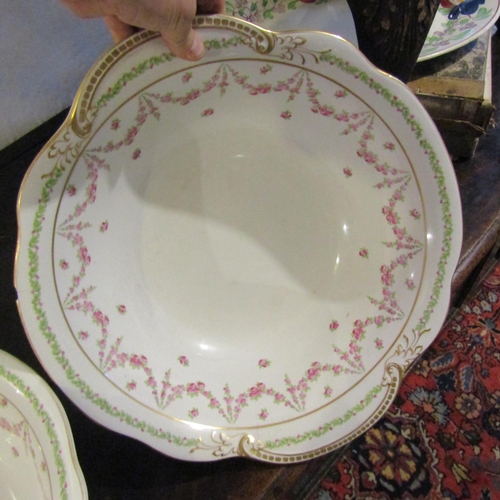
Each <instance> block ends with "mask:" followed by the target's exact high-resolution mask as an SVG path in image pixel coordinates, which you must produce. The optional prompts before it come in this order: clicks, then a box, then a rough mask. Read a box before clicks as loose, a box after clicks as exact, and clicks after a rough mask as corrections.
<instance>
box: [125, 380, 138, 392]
mask: <svg viewBox="0 0 500 500" xmlns="http://www.w3.org/2000/svg"><path fill="white" fill-rule="evenodd" d="M126 387H127V390H129V391H133V390H134V389H135V388H136V387H137V383H136V382H134V381H132V382H127V384H126Z"/></svg>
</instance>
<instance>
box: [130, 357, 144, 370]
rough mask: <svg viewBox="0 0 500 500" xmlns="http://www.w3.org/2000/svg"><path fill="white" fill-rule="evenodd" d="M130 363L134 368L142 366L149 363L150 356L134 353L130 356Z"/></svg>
mask: <svg viewBox="0 0 500 500" xmlns="http://www.w3.org/2000/svg"><path fill="white" fill-rule="evenodd" d="M130 364H131V365H132V368H141V367H143V366H146V365H147V364H148V358H146V356H139V355H138V354H134V355H133V356H132V357H131V358H130Z"/></svg>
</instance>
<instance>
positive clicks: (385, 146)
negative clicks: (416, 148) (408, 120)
mask: <svg viewBox="0 0 500 500" xmlns="http://www.w3.org/2000/svg"><path fill="white" fill-rule="evenodd" d="M384 148H385V149H388V150H389V151H394V150H395V149H396V146H395V145H394V144H393V143H392V142H386V143H385V144H384Z"/></svg>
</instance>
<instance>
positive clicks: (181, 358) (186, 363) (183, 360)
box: [177, 356, 189, 366]
mask: <svg viewBox="0 0 500 500" xmlns="http://www.w3.org/2000/svg"><path fill="white" fill-rule="evenodd" d="M177 359H178V361H179V363H180V364H181V365H182V366H189V360H188V359H187V357H186V356H179V357H178V358H177Z"/></svg>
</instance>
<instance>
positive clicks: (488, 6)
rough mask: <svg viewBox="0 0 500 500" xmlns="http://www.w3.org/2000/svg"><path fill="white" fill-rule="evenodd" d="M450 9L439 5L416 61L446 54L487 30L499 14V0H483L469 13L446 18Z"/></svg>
mask: <svg viewBox="0 0 500 500" xmlns="http://www.w3.org/2000/svg"><path fill="white" fill-rule="evenodd" d="M449 13H450V9H445V8H443V7H439V9H438V11H437V13H436V17H435V18H434V21H433V23H432V25H431V28H430V30H429V34H428V36H427V39H426V40H425V43H424V46H423V48H422V50H421V52H420V56H419V58H418V61H419V62H420V61H426V60H427V59H432V58H433V57H437V56H441V55H443V54H447V53H448V52H451V51H453V50H456V49H459V48H460V47H463V46H464V45H467V44H468V43H470V42H472V41H474V40H475V39H476V38H478V37H479V36H481V35H482V34H483V33H484V32H486V31H488V30H489V29H490V28H491V27H492V26H493V25H494V24H495V22H496V21H497V19H498V17H499V16H500V1H499V0H485V2H484V4H483V5H481V6H480V7H479V8H478V10H477V11H476V12H475V13H474V14H471V15H460V16H458V18H457V19H454V20H450V19H448V14H449Z"/></svg>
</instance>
